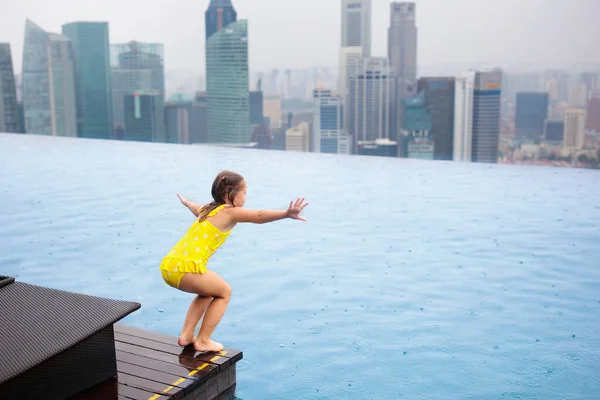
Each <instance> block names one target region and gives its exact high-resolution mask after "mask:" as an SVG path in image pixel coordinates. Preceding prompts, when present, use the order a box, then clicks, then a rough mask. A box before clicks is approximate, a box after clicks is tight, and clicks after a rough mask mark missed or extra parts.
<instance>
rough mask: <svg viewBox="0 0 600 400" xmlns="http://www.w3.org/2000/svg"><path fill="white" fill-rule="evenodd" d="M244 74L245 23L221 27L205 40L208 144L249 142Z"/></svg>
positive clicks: (245, 67)
mask: <svg viewBox="0 0 600 400" xmlns="http://www.w3.org/2000/svg"><path fill="white" fill-rule="evenodd" d="M217 3H218V1H217ZM226 3H228V2H226ZM212 4H213V3H211V6H212ZM248 73H249V72H248V21H246V20H238V21H235V22H232V23H230V24H228V25H224V24H223V25H222V28H221V29H219V30H218V31H217V32H215V33H213V34H212V35H211V36H210V37H208V39H207V40H206V98H207V105H208V142H209V143H220V144H225V143H237V144H243V143H250V140H251V138H252V128H251V125H250V100H249V98H250V91H249V84H248V79H249V76H248Z"/></svg>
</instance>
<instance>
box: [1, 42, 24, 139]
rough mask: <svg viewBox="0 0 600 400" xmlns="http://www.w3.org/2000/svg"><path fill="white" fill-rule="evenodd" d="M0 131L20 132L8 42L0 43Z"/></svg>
mask: <svg viewBox="0 0 600 400" xmlns="http://www.w3.org/2000/svg"><path fill="white" fill-rule="evenodd" d="M0 132H9V133H18V132H21V129H20V123H19V109H18V106H17V89H16V86H15V74H14V72H13V64H12V57H11V54H10V44H8V43H0Z"/></svg>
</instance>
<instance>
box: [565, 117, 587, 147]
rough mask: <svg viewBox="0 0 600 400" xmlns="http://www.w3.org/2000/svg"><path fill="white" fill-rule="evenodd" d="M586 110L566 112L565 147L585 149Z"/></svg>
mask: <svg viewBox="0 0 600 400" xmlns="http://www.w3.org/2000/svg"><path fill="white" fill-rule="evenodd" d="M585 114H586V113H585V110H578V109H572V110H567V111H565V134H564V139H565V141H564V147H566V148H570V149H583V145H584V142H585V117H586V115H585Z"/></svg>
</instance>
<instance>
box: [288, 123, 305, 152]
mask: <svg viewBox="0 0 600 400" xmlns="http://www.w3.org/2000/svg"><path fill="white" fill-rule="evenodd" d="M285 149H286V150H287V151H301V152H309V151H310V126H309V125H308V124H307V123H306V122H302V123H301V124H299V125H298V126H296V127H294V128H290V129H288V130H287V131H286V132H285Z"/></svg>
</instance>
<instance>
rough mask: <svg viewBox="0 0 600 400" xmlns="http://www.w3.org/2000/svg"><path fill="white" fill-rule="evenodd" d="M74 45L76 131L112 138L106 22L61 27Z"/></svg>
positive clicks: (89, 136) (81, 23) (88, 136)
mask: <svg viewBox="0 0 600 400" xmlns="http://www.w3.org/2000/svg"><path fill="white" fill-rule="evenodd" d="M62 32H63V35H65V36H66V37H68V38H69V39H70V40H71V43H72V44H73V54H74V64H75V93H76V100H77V102H76V103H77V134H78V136H80V137H85V138H96V139H109V138H110V137H111V136H112V135H111V132H112V131H113V116H112V113H113V109H112V87H111V70H110V47H109V44H108V23H107V22H73V23H69V24H65V25H63V27H62Z"/></svg>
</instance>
